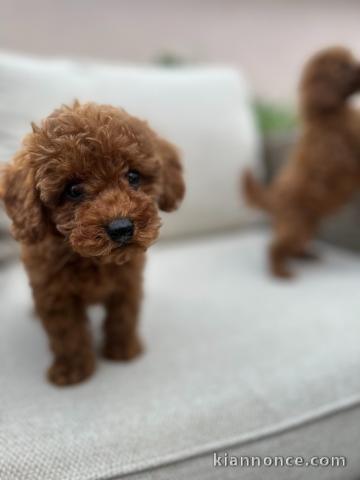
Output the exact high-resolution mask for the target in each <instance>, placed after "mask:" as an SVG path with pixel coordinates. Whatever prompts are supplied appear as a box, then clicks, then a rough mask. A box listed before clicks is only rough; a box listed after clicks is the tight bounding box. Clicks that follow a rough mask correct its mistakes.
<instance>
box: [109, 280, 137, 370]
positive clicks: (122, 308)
mask: <svg viewBox="0 0 360 480" xmlns="http://www.w3.org/2000/svg"><path fill="white" fill-rule="evenodd" d="M132 287H133V288H132V289H129V290H128V291H127V292H126V293H125V292H122V291H121V292H118V293H114V294H113V295H111V296H110V298H109V299H108V301H107V303H106V312H107V315H106V318H105V323H104V334H105V341H104V349H103V354H104V356H105V357H106V358H108V359H110V360H123V361H127V360H132V359H133V358H135V357H137V356H138V355H140V354H141V352H142V350H143V347H142V343H141V340H140V338H139V336H138V331H137V329H138V316H139V310H140V302H141V294H139V291H138V290H139V288H138V286H137V285H132Z"/></svg>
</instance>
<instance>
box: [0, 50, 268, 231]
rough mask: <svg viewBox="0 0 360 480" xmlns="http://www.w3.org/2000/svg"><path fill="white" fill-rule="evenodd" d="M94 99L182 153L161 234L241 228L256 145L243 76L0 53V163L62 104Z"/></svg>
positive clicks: (248, 214)
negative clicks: (181, 182)
mask: <svg viewBox="0 0 360 480" xmlns="http://www.w3.org/2000/svg"><path fill="white" fill-rule="evenodd" d="M75 98H78V99H79V100H80V101H96V102H101V103H110V104H113V105H115V106H121V107H123V108H125V109H126V110H128V112H129V113H131V114H133V115H136V116H139V117H141V118H144V119H146V120H148V121H149V123H150V125H151V126H152V127H153V128H154V129H155V130H156V131H157V132H158V133H159V134H161V135H163V136H164V137H166V138H167V139H168V140H170V141H172V142H173V143H175V144H176V145H177V146H178V147H179V148H180V151H181V152H182V156H183V161H184V167H185V175H186V184H187V194H186V199H185V201H184V203H183V205H182V206H181V208H180V210H179V211H178V212H177V213H176V214H170V215H164V226H163V229H162V236H174V235H188V234H193V233H200V232H207V231H214V230H223V229H226V228H232V227H236V226H240V225H244V224H247V223H249V222H251V221H253V220H254V213H253V212H250V211H249V210H248V209H247V208H245V206H244V204H242V201H241V200H240V194H239V172H240V170H241V168H242V167H243V166H244V165H252V166H256V164H257V163H258V162H260V158H259V139H258V133H257V130H256V127H255V124H254V119H253V113H252V109H251V99H250V96H249V91H248V88H247V85H246V83H245V80H244V78H243V76H242V75H241V74H240V73H239V72H238V71H236V70H233V69H231V68H224V67H181V68H171V69H169V68H161V67H146V66H144V67H139V66H117V65H105V64H97V63H91V62H83V61H81V62H80V61H79V62H74V61H67V60H46V59H35V58H31V57H22V56H18V55H11V54H6V53H0V160H2V161H6V160H8V159H9V158H10V157H11V156H12V155H13V153H14V152H15V151H16V149H17V148H18V146H19V144H20V140H21V138H22V137H23V135H24V134H25V133H27V132H28V131H29V128H30V122H31V121H39V120H40V119H41V118H43V117H45V116H46V115H48V114H49V113H50V112H51V111H52V110H53V109H54V108H55V107H57V106H59V105H60V104H62V103H70V102H72V101H73V100H74V99H75Z"/></svg>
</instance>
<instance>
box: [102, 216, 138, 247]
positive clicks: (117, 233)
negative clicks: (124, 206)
mask: <svg viewBox="0 0 360 480" xmlns="http://www.w3.org/2000/svg"><path fill="white" fill-rule="evenodd" d="M105 230H106V232H107V234H108V235H109V237H110V238H111V240H113V241H114V242H116V243H118V244H119V245H125V244H126V243H128V242H129V241H130V240H131V238H132V236H133V234H134V224H133V222H132V221H131V220H130V219H129V218H117V219H116V220H113V221H112V222H110V223H109V225H107V226H106V227H105Z"/></svg>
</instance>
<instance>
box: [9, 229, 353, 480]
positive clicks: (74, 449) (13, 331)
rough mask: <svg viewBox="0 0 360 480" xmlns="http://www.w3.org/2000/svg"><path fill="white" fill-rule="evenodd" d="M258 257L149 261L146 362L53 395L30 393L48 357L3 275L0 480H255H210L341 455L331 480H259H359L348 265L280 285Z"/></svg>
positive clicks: (233, 240) (227, 249)
mask: <svg viewBox="0 0 360 480" xmlns="http://www.w3.org/2000/svg"><path fill="white" fill-rule="evenodd" d="M267 241H268V233H267V232H266V231H264V232H263V231H250V232H244V233H239V234H233V235H228V236H219V237H217V236H213V237H209V238H207V239H203V240H200V239H199V240H197V241H189V242H173V243H169V244H168V245H166V244H163V245H159V246H158V247H155V248H153V249H152V251H151V252H150V254H149V263H148V268H147V270H146V300H145V304H144V308H143V319H142V330H143V336H144V338H145V341H146V346H147V352H146V354H145V355H144V356H143V357H142V358H141V359H139V360H138V361H135V362H133V363H131V364H126V365H118V364H113V363H109V362H105V361H102V360H100V361H99V365H98V370H97V372H96V374H95V376H94V377H93V378H92V379H91V380H90V381H89V382H87V383H85V384H83V385H80V386H77V387H72V388H67V389H63V390H59V389H57V388H55V387H53V386H51V385H49V384H48V383H46V381H45V379H44V377H43V370H44V368H45V367H46V365H47V364H48V362H49V361H50V355H49V353H48V351H47V346H46V341H45V338H44V333H43V331H42V329H41V327H40V325H39V324H38V323H37V322H36V320H35V319H34V318H33V313H32V306H31V300H30V293H29V288H28V286H27V281H26V278H25V275H24V273H23V271H22V268H21V267H20V266H16V267H12V268H10V269H8V270H6V271H3V273H2V274H1V276H0V300H1V305H2V319H1V324H2V334H1V337H2V341H1V342H0V382H1V402H0V478H1V480H34V479H46V480H64V479H71V480H100V479H101V480H105V479H106V480H109V479H116V478H127V477H128V476H129V474H130V473H137V475H138V477H135V478H139V479H146V480H147V479H153V478H154V479H159V480H161V479H162V478H164V479H165V478H171V479H175V480H176V479H183V478H184V479H185V478H194V479H201V480H202V479H212V478H224V479H227V478H229V479H235V478H244V479H251V480H254V479H259V480H260V479H263V478H264V472H263V471H257V470H254V469H252V470H251V471H247V472H245V473H244V474H243V473H242V472H239V470H238V469H237V468H234V469H231V468H227V469H222V470H220V471H219V470H216V469H214V468H213V467H212V453H213V451H214V450H217V451H221V450H224V449H225V450H229V453H231V452H234V451H235V452H248V454H253V455H256V454H258V455H261V454H262V453H263V454H266V453H267V452H272V454H275V453H276V454H278V455H281V454H284V455H285V454H288V455H291V454H292V455H302V454H303V455H308V454H311V455H317V454H319V455H346V456H347V457H348V467H347V468H346V469H344V470H342V471H341V475H340V474H339V472H338V471H335V470H334V471H332V470H331V471H330V470H328V469H325V470H321V471H320V469H316V468H313V469H304V470H301V472H300V471H299V469H297V470H296V471H295V470H294V471H292V472H289V470H288V469H279V468H278V469H276V470H273V471H272V472H271V470H269V471H268V470H266V472H267V474H266V478H274V479H276V480H279V479H280V480H281V479H286V480H288V479H292V478H307V479H317V480H318V479H319V478H320V479H322V478H327V479H333V478H334V479H335V478H343V479H349V480H351V479H355V478H358V477H359V476H360V463H359V454H358V448H359V430H358V425H359V419H360V414H359V408H360V403H359V402H360V375H359V366H360V349H359V338H360V323H359V318H360V303H359V295H358V291H359V272H360V259H359V257H357V256H356V255H353V254H349V253H343V252H341V251H337V250H336V249H332V248H331V247H327V246H325V245H319V251H320V253H321V255H322V260H321V261H320V262H319V263H316V264H311V265H309V264H306V265H304V266H301V265H298V268H297V271H298V273H299V276H298V278H297V279H296V280H294V281H293V282H287V283H286V282H285V283H284V282H281V281H276V280H273V279H272V278H270V277H269V276H268V274H267V272H266V269H265V244H266V242H267ZM14 286H16V288H14ZM100 313H101V312H100V311H99V309H95V310H93V311H92V317H93V322H94V329H96V330H98V329H99V321H98V320H99V316H100ZM356 440H357V441H356ZM250 452H252V453H250ZM219 472H220V473H219ZM240 473H241V475H242V476H240ZM270 473H271V475H270Z"/></svg>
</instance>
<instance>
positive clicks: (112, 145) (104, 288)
mask: <svg viewBox="0 0 360 480" xmlns="http://www.w3.org/2000/svg"><path fill="white" fill-rule="evenodd" d="M129 170H136V171H138V172H139V173H140V179H141V180H140V186H139V188H138V189H134V188H133V187H132V186H131V185H130V184H129V182H128V178H127V174H128V172H129ZM72 181H79V182H80V181H81V184H82V185H83V188H84V190H85V194H84V198H82V199H81V201H71V200H69V199H68V198H66V196H64V191H65V189H66V186H67V185H68V184H69V182H72ZM0 190H1V192H2V197H3V200H4V203H5V207H6V210H7V213H8V215H9V216H10V218H11V219H12V232H13V235H14V237H15V238H16V239H17V240H18V241H19V242H20V243H21V247H22V259H23V262H24V264H25V267H26V270H27V273H28V276H29V279H30V284H31V287H32V290H33V296H34V300H35V305H36V310H37V312H38V314H39V316H40V318H41V320H42V323H43V325H44V328H45V330H46V332H47V335H48V337H49V341H50V347H51V349H52V352H53V354H54V362H53V364H52V366H51V367H50V369H49V371H48V377H49V379H50V380H51V381H52V382H53V383H55V384H57V385H69V384H73V383H77V382H80V381H82V380H84V379H85V378H87V377H88V376H90V375H91V374H92V372H93V371H94V368H95V354H94V349H93V346H92V339H91V334H90V332H89V329H88V325H87V318H86V306H87V305H89V304H91V303H102V304H104V305H105V308H106V319H105V323H104V335H105V340H104V346H103V353H104V355H105V356H106V357H107V358H109V359H112V360H130V359H132V358H134V357H135V356H136V355H138V354H139V353H140V352H141V350H142V346H141V342H140V339H139V337H138V333H137V323H138V315H139V308H140V303H141V297H142V287H141V284H142V271H143V267H144V260H145V251H146V250H147V248H148V247H149V246H150V245H151V244H152V243H153V242H154V241H155V240H156V239H157V236H158V232H159V228H160V219H159V215H158V209H159V208H160V209H162V210H165V211H172V210H174V209H176V208H177V206H178V205H179V203H180V201H181V200H182V198H183V196H184V190H185V187H184V182H183V176H182V167H181V163H180V160H179V156H178V153H177V151H176V149H175V148H174V147H173V146H172V145H171V144H170V143H168V142H167V141H165V140H164V139H162V138H160V137H158V136H157V135H156V134H155V133H154V132H153V131H152V130H151V129H150V127H149V126H148V125H147V124H146V123H145V122H143V121H140V120H138V119H137V118H134V117H132V116H130V115H129V114H127V113H126V112H125V111H124V110H120V109H117V108H114V107H111V106H108V105H96V104H94V103H88V104H83V105H81V104H79V103H78V102H75V103H74V105H72V106H62V107H61V108H59V109H58V110H55V111H54V112H53V113H52V114H51V115H50V116H49V117H47V118H46V119H45V120H44V121H43V122H42V123H41V125H40V126H36V125H33V131H32V133H30V134H29V135H28V136H27V137H26V138H25V139H24V141H23V146H22V148H21V149H20V151H19V152H18V153H17V154H16V155H15V157H14V159H13V160H12V162H11V163H10V164H9V165H7V166H6V167H5V168H4V171H3V175H2V185H1V189H0ZM120 217H126V218H130V219H131V220H132V221H133V223H134V235H133V238H132V240H131V242H130V243H129V244H128V245H124V246H119V245H118V244H116V243H115V242H113V241H112V240H111V239H110V238H109V236H108V234H107V233H106V230H105V226H106V225H107V224H109V222H111V221H112V220H114V219H117V218H120Z"/></svg>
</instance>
